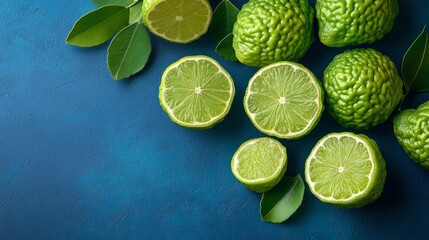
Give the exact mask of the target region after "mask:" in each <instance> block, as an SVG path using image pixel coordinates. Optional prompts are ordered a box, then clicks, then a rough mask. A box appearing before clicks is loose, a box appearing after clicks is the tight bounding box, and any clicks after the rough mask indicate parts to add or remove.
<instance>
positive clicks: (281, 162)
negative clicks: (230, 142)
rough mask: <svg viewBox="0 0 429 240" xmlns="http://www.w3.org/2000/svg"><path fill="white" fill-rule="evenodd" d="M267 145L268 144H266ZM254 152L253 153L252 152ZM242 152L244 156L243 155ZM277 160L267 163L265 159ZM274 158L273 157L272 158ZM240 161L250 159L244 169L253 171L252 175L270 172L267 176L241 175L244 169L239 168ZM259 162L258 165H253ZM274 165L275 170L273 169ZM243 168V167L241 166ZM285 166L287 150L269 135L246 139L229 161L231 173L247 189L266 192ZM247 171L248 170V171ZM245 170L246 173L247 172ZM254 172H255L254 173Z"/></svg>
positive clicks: (284, 170)
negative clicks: (248, 165) (249, 165)
mask: <svg viewBox="0 0 429 240" xmlns="http://www.w3.org/2000/svg"><path fill="white" fill-rule="evenodd" d="M267 145H268V146H267ZM253 153H255V154H253ZM243 154H244V156H243ZM269 158H271V161H273V160H274V162H277V164H275V163H273V162H271V164H268V163H267V161H268V160H267V159H269ZM273 158H275V159H273ZM241 161H252V162H250V163H247V164H253V165H252V166H251V167H248V168H247V169H246V170H249V168H251V169H250V171H253V172H254V173H253V175H260V173H261V172H265V173H266V172H270V175H269V176H259V177H257V178H255V176H253V177H247V178H246V177H243V176H242V175H243V174H246V173H243V171H244V170H240V167H242V166H243V165H244V164H241V163H240V162H241ZM255 162H259V165H260V166H255V165H257V164H258V163H255ZM273 167H275V170H273ZM243 168H244V167H243ZM286 168H287V151H286V148H285V147H284V146H283V145H282V144H281V143H280V142H279V141H277V140H275V139H273V138H270V137H260V138H254V139H250V140H247V141H246V142H244V143H243V144H241V145H240V147H239V148H238V149H237V151H236V152H235V153H234V156H233V157H232V161H231V170H232V173H233V175H234V176H235V177H236V178H237V179H238V180H239V181H240V182H241V183H242V184H243V185H244V186H245V187H246V188H247V189H249V190H251V191H255V192H260V193H263V192H267V191H269V190H270V189H271V188H273V187H274V186H275V185H276V184H277V183H279V182H280V180H281V179H282V178H283V175H284V174H285V172H286ZM248 172H249V171H248ZM248 172H247V173H248ZM255 172H256V173H255Z"/></svg>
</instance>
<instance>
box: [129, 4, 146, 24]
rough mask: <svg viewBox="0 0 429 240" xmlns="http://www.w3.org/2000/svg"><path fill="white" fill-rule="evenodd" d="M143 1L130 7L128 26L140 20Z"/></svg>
mask: <svg viewBox="0 0 429 240" xmlns="http://www.w3.org/2000/svg"><path fill="white" fill-rule="evenodd" d="M142 5H143V1H141V2H138V3H137V4H135V5H133V6H131V7H130V24H133V23H136V22H139V21H140V19H142V10H143V9H142Z"/></svg>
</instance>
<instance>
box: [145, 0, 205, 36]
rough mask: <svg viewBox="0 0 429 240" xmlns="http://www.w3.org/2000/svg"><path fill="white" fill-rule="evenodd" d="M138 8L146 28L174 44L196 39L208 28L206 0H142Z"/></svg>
mask: <svg viewBox="0 0 429 240" xmlns="http://www.w3.org/2000/svg"><path fill="white" fill-rule="evenodd" d="M142 8H143V22H144V23H145V25H146V26H147V27H148V29H149V30H150V31H151V32H152V33H153V34H155V35H157V36H158V37H161V38H163V39H165V40H167V41H170V42H175V43H189V42H192V41H195V40H197V39H198V38H200V37H201V36H202V35H204V34H205V33H206V32H207V31H208V28H209V25H210V22H211V18H212V8H211V5H210V4H209V2H208V1H207V0H145V1H144V2H143V6H142ZM152 18H154V19H155V20H154V19H152Z"/></svg>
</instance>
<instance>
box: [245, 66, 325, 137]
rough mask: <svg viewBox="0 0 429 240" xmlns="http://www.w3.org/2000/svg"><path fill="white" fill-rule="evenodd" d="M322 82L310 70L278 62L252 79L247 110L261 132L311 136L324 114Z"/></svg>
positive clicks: (246, 101)
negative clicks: (310, 133) (309, 134)
mask: <svg viewBox="0 0 429 240" xmlns="http://www.w3.org/2000/svg"><path fill="white" fill-rule="evenodd" d="M323 97H324V94H323V90H322V87H321V85H320V82H319V81H318V80H317V78H316V77H315V76H314V74H313V73H311V72H310V70H308V69H307V68H306V67H304V66H303V65H301V64H298V63H293V62H278V63H274V64H271V65H268V66H266V67H264V68H261V69H260V70H259V71H258V72H256V74H255V75H254V76H253V77H252V78H251V79H250V80H249V84H248V86H247V89H246V94H245V96H244V109H245V111H246V113H247V115H248V116H249V118H250V120H251V121H252V123H253V124H254V125H255V127H256V128H257V129H259V130H260V131H261V132H263V133H265V134H268V135H270V136H275V137H278V138H286V139H295V138H300V137H302V136H304V135H306V134H308V133H309V132H310V131H311V130H312V129H313V128H314V127H315V126H316V125H317V123H318V122H319V119H320V117H321V115H322V112H323V108H324V107H323Z"/></svg>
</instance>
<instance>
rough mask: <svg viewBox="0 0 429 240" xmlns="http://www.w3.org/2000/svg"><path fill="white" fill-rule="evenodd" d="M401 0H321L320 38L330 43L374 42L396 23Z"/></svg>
mask: <svg viewBox="0 0 429 240" xmlns="http://www.w3.org/2000/svg"><path fill="white" fill-rule="evenodd" d="M398 13H399V7H398V2H397V0H343V1H338V0H317V1H316V18H317V20H318V22H319V38H320V41H321V42H322V43H323V44H325V45H326V46H330V47H343V46H348V45H358V44H364V43H373V42H375V41H377V40H380V39H381V38H383V37H384V35H386V34H387V33H388V32H390V30H391V29H392V27H393V24H394V22H395V19H396V17H397V16H398Z"/></svg>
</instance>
